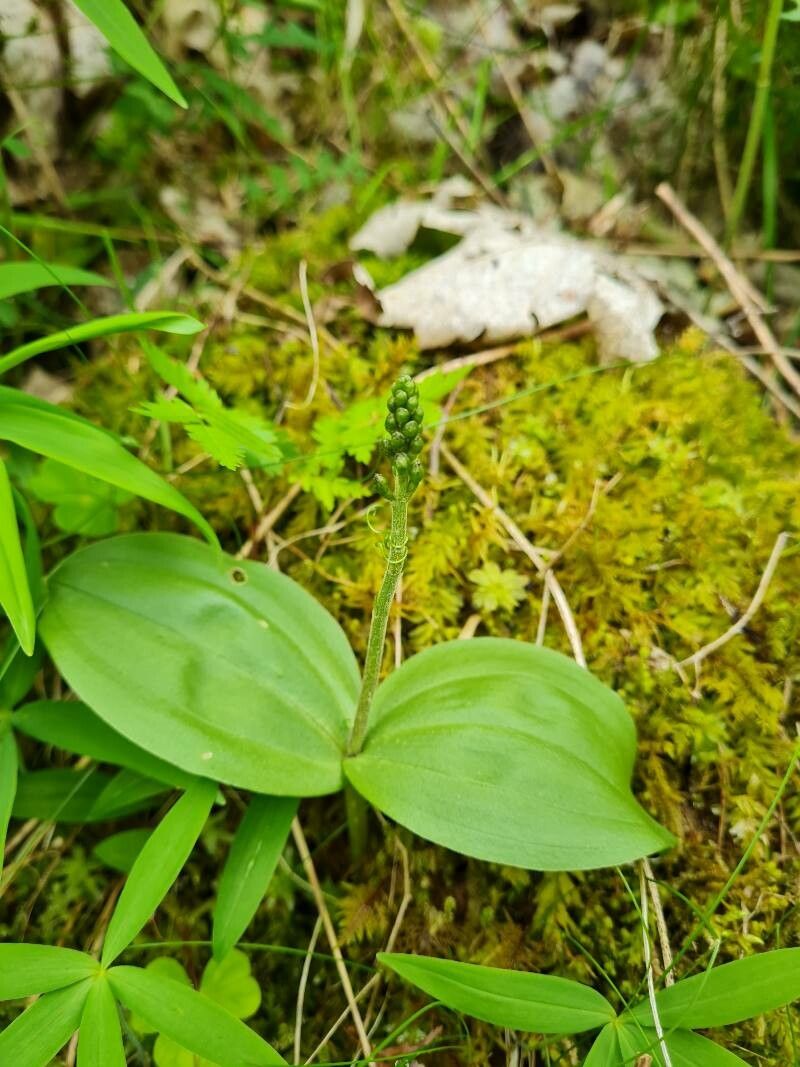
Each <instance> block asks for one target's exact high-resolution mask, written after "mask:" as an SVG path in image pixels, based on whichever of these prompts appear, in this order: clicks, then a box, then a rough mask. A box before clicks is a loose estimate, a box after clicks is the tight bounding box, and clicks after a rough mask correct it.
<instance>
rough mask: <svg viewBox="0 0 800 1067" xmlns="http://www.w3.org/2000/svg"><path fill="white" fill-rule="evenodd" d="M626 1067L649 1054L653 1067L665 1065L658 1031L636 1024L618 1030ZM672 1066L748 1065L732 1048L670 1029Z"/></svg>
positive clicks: (689, 1031)
mask: <svg viewBox="0 0 800 1067" xmlns="http://www.w3.org/2000/svg"><path fill="white" fill-rule="evenodd" d="M617 1036H618V1039H619V1045H620V1049H621V1051H622V1056H623V1060H624V1063H625V1067H633V1065H634V1064H636V1063H638V1057H639V1056H644V1055H647V1056H649V1057H650V1059H651V1060H652V1063H653V1067H664V1055H663V1052H662V1050H661V1041H660V1040H659V1037H658V1034H657V1033H656V1031H655V1030H652V1029H642V1028H641V1027H640V1026H638V1025H636V1024H635V1023H628V1024H626V1025H622V1026H620V1027H619V1028H618V1030H617ZM665 1040H666V1043H667V1049H668V1050H669V1058H670V1061H671V1064H672V1067H745V1061H744V1060H743V1059H741V1058H740V1057H739V1056H737V1055H736V1054H735V1053H733V1052H729V1051H728V1049H726V1048H723V1047H722V1046H721V1045H718V1044H716V1042H714V1041H709V1039H708V1038H707V1037H701V1036H700V1034H695V1033H693V1032H692V1031H691V1030H669V1031H667V1033H666V1037H665Z"/></svg>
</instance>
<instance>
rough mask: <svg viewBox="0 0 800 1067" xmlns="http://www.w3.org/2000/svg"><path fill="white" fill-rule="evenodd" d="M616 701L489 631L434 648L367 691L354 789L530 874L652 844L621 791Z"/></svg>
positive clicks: (626, 765)
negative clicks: (369, 703)
mask: <svg viewBox="0 0 800 1067" xmlns="http://www.w3.org/2000/svg"><path fill="white" fill-rule="evenodd" d="M635 752H636V738H635V732H634V727H633V722H632V720H631V718H630V716H629V715H628V712H627V711H626V709H625V706H624V705H623V703H622V701H621V700H620V699H619V697H618V696H617V695H616V694H615V693H614V692H613V691H612V690H610V689H607V688H606V687H605V686H604V685H602V683H601V682H599V681H598V680H597V679H596V678H594V677H593V676H592V675H591V674H590V673H589V672H588V671H586V670H584V669H583V668H582V667H579V666H578V665H577V664H575V663H574V662H573V661H572V660H570V659H568V658H567V657H566V656H562V655H561V654H560V653H557V652H552V651H549V650H547V649H544V648H541V647H538V646H535V645H529V644H525V643H523V642H518V641H510V640H505V639H499V638H479V639H474V640H471V641H454V642H450V643H448V644H444V645H439V646H438V647H435V648H432V649H429V650H428V651H426V652H422V653H420V654H419V655H416V656H414V657H412V658H411V659H410V660H408V661H407V662H406V663H404V664H403V666H402V667H401V668H400V669H399V670H397V671H395V672H394V673H393V674H392V675H390V676H389V678H388V679H387V680H386V681H385V682H384V683H383V684H382V685H381V686H380V687H379V688H378V691H377V693H376V696H375V703H374V705H373V709H372V718H371V721H370V725H369V729H368V731H367V737H366V743H365V746H364V749H363V751H362V752H361V754H360V755H358V756H356V757H355V758H352V759H348V760H346V761H345V773H346V775H347V777H348V779H349V780H350V782H351V783H352V784H353V786H354V787H355V788H356V789H357V790H358V792H360V793H361V794H362V795H363V796H365V797H366V798H367V799H368V800H369V801H371V803H373V804H374V805H375V806H376V807H377V808H380V809H381V811H384V812H386V813H387V814H388V815H390V816H391V817H392V818H393V819H396V820H397V821H398V822H399V823H401V824H402V825H403V826H407V827H408V828H409V829H411V830H413V831H414V832H415V833H418V834H420V835H421V836H422V837H425V838H427V839H428V840H430V841H434V842H436V843H437V844H440V845H444V846H446V847H447V848H452V849H456V850H457V851H459V852H462V853H465V854H466V855H468V856H475V857H477V858H478V859H483V860H488V861H490V862H494V863H508V864H513V865H515V866H519V867H528V868H531V869H534V870H578V869H581V870H583V869H590V868H594V867H604V866H611V865H613V864H618V863H625V862H629V861H631V860H634V859H637V858H639V857H641V856H644V855H647V854H648V853H650V852H657V851H660V850H661V849H664V848H666V847H668V846H669V845H670V844H671V843H672V837H671V835H670V834H668V833H667V831H666V830H664V829H663V828H662V827H661V826H659V825H658V824H657V823H656V822H654V821H653V819H651V818H650V816H649V815H647V814H646V813H645V812H644V811H643V810H642V808H640V807H639V805H638V804H637V802H636V800H635V799H634V797H633V795H632V794H631V792H630V785H629V782H630V777H631V771H632V768H633V761H634V756H635Z"/></svg>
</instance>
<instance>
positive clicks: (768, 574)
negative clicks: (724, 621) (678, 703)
mask: <svg viewBox="0 0 800 1067" xmlns="http://www.w3.org/2000/svg"><path fill="white" fill-rule="evenodd" d="M788 540H789V534H788V533H785V532H783V533H780V534H778V537H777V539H776V541H775V544H774V545H773V546H772V552H770V556H769V559H768V560H767V565H766V567H765V568H764V573H763V574H762V575H761V581H760V582H759V583H758V588H757V589H756V591H755V594H754V596H753V599H752V600H751V601H750V603H749V604H748V606H747V609H746V610H745V611H744V612H743V614H742V615H741V616H740V617H739V618H738V619H737V620H736V622H735V623H734V624H733V625H732V626H729V627H728V629H727V630H726V631H725V633H724V634H720V636H719V637H717V638H715V639H714V640H713V641H709V643H708V644H707V645H703V647H702V648H699V649H698V650H697V652H693V653H692V655H691V656H687V657H686V659H682V660H680V662H679V663H678V664H677V666H678V667H680V668H683V667H688V666H693V667H694V668H695V670H697V668H698V667H699V666H700V664H701V663H702V662H703V660H704V659H705V658H706V657H707V656H710V655H711V653H712V652H716V651H717V649H718V648H722V646H723V645H725V644H727V643H728V641H730V640H731V638H732V637H736V636H737V635H738V634H740V633H741V632H742V631H743V630H745V629H747V626H748V625H749V623H750V620H751V619H752V618H753V616H754V615H755V613H756V612H757V611H758V609H759V608H760V607H761V605H762V604H763V602H764V597H765V596H766V595H767V590H768V589H769V585H770V582H771V581H772V578H773V575H774V574H775V570H776V568H777V566H778V561H779V560H780V558H781V555H782V553H783V550H784V549H785V548H786V543H787V542H788Z"/></svg>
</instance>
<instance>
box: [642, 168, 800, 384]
mask: <svg viewBox="0 0 800 1067" xmlns="http://www.w3.org/2000/svg"><path fill="white" fill-rule="evenodd" d="M656 196H658V198H659V199H660V200H662V201H663V202H664V203H665V204H666V205H667V207H668V208H669V209H670V211H671V212H672V213H673V215H674V216H675V218H676V219H677V220H678V222H680V224H681V225H682V226H683V227H684V228H685V229H686V230H688V231H689V233H690V234H691V235H692V237H694V239H695V240H696V241H697V242H698V243H699V244H701V245H702V246H703V248H704V249H705V250H706V251H707V252H708V254H709V256H710V257H711V259H712V260H713V261H714V264H715V266H716V267H717V270H718V271H719V272H720V274H721V275H722V277H723V278H724V279H725V284H726V285H727V286H728V288H729V289H730V291H731V295H732V296H733V298H734V299H735V300H736V303H737V304H738V305H739V307H740V308H741V309H742V311H743V312H744V313H745V315H746V316H747V321H748V322H749V323H750V326H751V328H752V330H753V333H754V334H755V335H756V337H757V338H758V342H759V344H760V345H761V346H762V348H763V349H764V351H765V352H766V353H767V354H768V355H769V357H770V359H771V360H772V362H773V363H774V364H775V367H776V368H777V370H778V371H780V373H781V374H782V375H783V377H784V378H785V379H786V381H787V382H788V383H789V384H790V385H791V386H792V388H793V389H794V391H795V392H796V393H797V394H798V396H800V373H799V372H798V371H797V370H796V369H795V368H794V367H793V366H792V364H791V361H790V360H788V359H787V358H786V356H785V355H784V354H783V351H782V350H781V346H780V345H779V344H778V342H777V340H776V339H775V335H774V334H773V332H772V330H770V328H769V326H767V324H766V323H765V322H764V320H763V318H762V317H761V312H760V310H759V303H760V304H761V305H762V310H763V304H764V301H763V298H762V297H761V296H760V294H758V293H757V292H756V290H755V289H754V288H753V286H752V285H751V284H750V282H748V281H747V279H746V278H745V277H743V275H742V274H741V273H740V272H739V271H738V270H737V269H736V267H735V266H734V265H733V263H732V262H731V260H730V259H729V258H728V257H727V256H726V255H725V253H724V252H723V251H722V249H721V248H720V246H719V245H718V244H717V242H716V241H715V240H714V238H713V237H712V236H711V234H710V233H709V232H708V230H707V229H706V228H705V226H703V224H702V222H700V220H699V219H698V218H697V217H696V216H694V215H693V214H692V213H691V212H690V211H689V209H688V208H687V207H686V206H685V205H684V204H683V203H682V202H681V201H680V199H679V198H678V196H677V194H676V192H675V190H674V189H673V188H672V186H671V185H669V183H668V182H662V183H661V184H660V185H659V186H657V188H656Z"/></svg>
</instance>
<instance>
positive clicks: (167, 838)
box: [102, 779, 217, 967]
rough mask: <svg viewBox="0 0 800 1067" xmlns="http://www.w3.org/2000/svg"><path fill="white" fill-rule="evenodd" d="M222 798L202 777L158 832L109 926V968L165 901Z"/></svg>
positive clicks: (106, 956) (140, 859) (136, 866)
mask: <svg viewBox="0 0 800 1067" xmlns="http://www.w3.org/2000/svg"><path fill="white" fill-rule="evenodd" d="M216 794H217V786H216V784H215V783H214V782H210V781H207V780H205V779H197V781H196V782H194V783H193V784H192V785H191V786H190V787H189V789H187V791H186V792H185V793H184V794H183V796H182V797H181V798H180V800H179V801H178V802H177V803H176V804H175V806H174V807H173V808H172V810H171V811H170V812H169V813H168V814H167V815H166V816H165V817H164V819H163V820H162V822H161V824H160V825H159V826H158V827H157V828H156V829H155V830H154V831H153V833H152V835H151V836H150V838H149V840H148V841H147V843H146V844H145V846H144V848H143V849H142V851H141V852H140V853H139V855H138V857H137V859H136V862H135V863H134V865H133V869H132V870H131V873H130V876H129V878H128V881H127V882H126V883H125V888H124V889H123V890H122V893H121V894H120V898H119V901H118V902H117V906H116V909H115V910H114V914H113V915H112V917H111V922H110V923H109V925H108V933H107V934H106V939H105V944H104V945H103V957H102V958H103V966H104V967H107V966H108V965H109V964H110V963H113V961H114V960H115V959H116V958H117V956H119V954H120V952H122V951H123V950H124V949H126V948H127V947H128V945H129V944H130V943H131V941H133V939H134V938H135V937H136V935H137V934H138V933H139V931H140V930H141V929H142V927H143V926H144V924H145V923H146V922H147V920H148V919H149V918H150V916H151V915H152V914H153V912H154V911H155V910H156V908H157V907H158V906H159V904H160V903H161V901H162V900H163V899H164V897H165V895H166V894H167V892H168V890H169V888H170V886H171V885H172V883H173V882H174V881H175V879H176V878H177V877H178V875H179V874H180V871H181V868H182V867H183V865H184V863H186V860H187V859H188V858H189V854H190V853H191V851H192V849H193V848H194V844H195V842H196V841H197V838H198V837H199V836H200V831H201V830H202V829H203V826H204V824H205V821H206V819H207V818H208V815H209V812H210V811H211V805H212V804H213V803H214V797H215V796H216Z"/></svg>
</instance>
